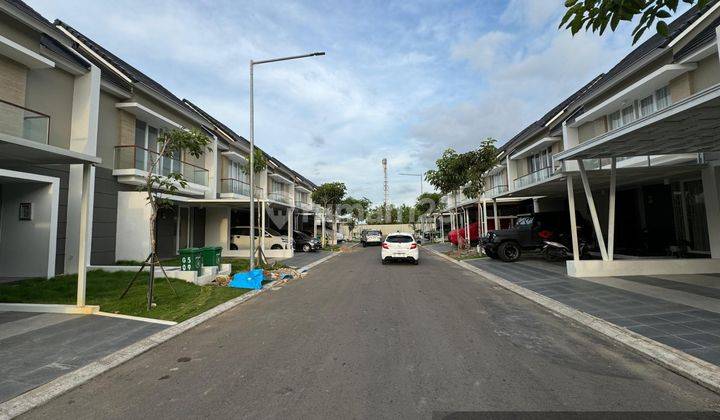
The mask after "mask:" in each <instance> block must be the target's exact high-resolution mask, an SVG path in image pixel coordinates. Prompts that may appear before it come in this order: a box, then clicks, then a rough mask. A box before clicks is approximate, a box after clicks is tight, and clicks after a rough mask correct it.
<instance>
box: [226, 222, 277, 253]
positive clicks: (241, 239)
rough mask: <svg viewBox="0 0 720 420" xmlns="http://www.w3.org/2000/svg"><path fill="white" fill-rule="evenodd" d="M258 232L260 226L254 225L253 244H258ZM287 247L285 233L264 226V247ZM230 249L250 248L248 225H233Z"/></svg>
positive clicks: (257, 245)
mask: <svg viewBox="0 0 720 420" xmlns="http://www.w3.org/2000/svg"><path fill="white" fill-rule="evenodd" d="M258 232H260V228H258V227H255V246H256V247H259V246H260V239H259V238H258V235H257V234H258ZM287 247H288V240H287V236H286V235H282V234H281V233H279V232H277V231H275V230H273V229H270V228H265V249H286V248H287ZM230 249H232V250H236V249H250V227H249V226H233V227H232V229H230Z"/></svg>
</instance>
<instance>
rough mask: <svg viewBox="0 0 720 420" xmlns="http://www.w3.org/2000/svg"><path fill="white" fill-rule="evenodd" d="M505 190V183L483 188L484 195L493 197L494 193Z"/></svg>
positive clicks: (497, 193) (504, 191)
mask: <svg viewBox="0 0 720 420" xmlns="http://www.w3.org/2000/svg"><path fill="white" fill-rule="evenodd" d="M507 191H508V186H507V185H496V186H494V187H492V188H490V189H487V190H485V196H486V197H495V196H496V195H500V194H502V193H506V192H507Z"/></svg>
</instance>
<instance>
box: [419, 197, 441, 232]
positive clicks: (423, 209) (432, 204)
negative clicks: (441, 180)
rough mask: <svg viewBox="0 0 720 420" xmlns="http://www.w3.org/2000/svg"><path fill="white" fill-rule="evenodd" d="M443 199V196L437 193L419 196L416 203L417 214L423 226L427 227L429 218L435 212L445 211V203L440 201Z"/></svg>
mask: <svg viewBox="0 0 720 420" xmlns="http://www.w3.org/2000/svg"><path fill="white" fill-rule="evenodd" d="M441 198H442V194H440V193H436V192H426V193H422V194H420V195H419V196H418V198H417V200H416V202H415V214H416V215H418V217H419V218H420V222H421V223H422V224H423V226H425V222H426V220H427V216H429V215H430V214H431V213H432V212H434V211H435V210H442V209H443V203H442V201H440V199H441ZM423 230H424V227H423Z"/></svg>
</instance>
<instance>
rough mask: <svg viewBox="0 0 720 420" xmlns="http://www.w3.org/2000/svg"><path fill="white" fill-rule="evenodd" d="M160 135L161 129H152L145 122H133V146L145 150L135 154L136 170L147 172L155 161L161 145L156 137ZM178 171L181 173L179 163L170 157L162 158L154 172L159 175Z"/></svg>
mask: <svg viewBox="0 0 720 420" xmlns="http://www.w3.org/2000/svg"><path fill="white" fill-rule="evenodd" d="M162 133H163V130H162V129H158V128H156V127H153V126H151V125H149V124H148V123H146V122H145V121H141V120H135V146H137V147H140V148H142V149H145V150H144V151H137V153H135V168H136V169H140V170H143V171H147V170H148V167H149V166H150V164H151V160H154V159H157V152H159V151H160V148H161V147H162V143H158V137H159V136H160V135H162ZM152 152H155V153H152ZM180 171H182V168H181V166H180V162H179V161H177V160H175V159H174V156H172V155H171V156H165V157H163V158H162V159H161V160H160V162H159V163H158V165H157V167H156V168H155V172H156V173H158V174H161V175H169V174H170V173H171V172H180Z"/></svg>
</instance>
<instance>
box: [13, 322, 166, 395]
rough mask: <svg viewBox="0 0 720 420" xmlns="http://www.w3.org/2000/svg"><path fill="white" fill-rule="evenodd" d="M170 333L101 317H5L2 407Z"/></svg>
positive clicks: (146, 324) (157, 327) (158, 326)
mask: <svg viewBox="0 0 720 420" xmlns="http://www.w3.org/2000/svg"><path fill="white" fill-rule="evenodd" d="M164 328H167V326H166V325H161V324H156V323H150V322H143V321H136V320H130V319H121V318H111V317H106V316H98V315H66V314H49V313H47V314H46V313H34V312H0V402H3V401H6V400H9V399H11V398H13V397H16V396H18V395H20V394H22V393H24V392H27V391H29V390H31V389H33V388H35V387H37V386H40V385H42V384H44V383H46V382H50V381H51V380H53V379H55V378H57V377H59V376H61V375H64V374H66V373H68V372H71V371H73V370H75V369H77V368H79V367H82V366H84V365H87V364H89V363H91V362H94V361H96V360H98V359H101V358H102V357H104V356H106V355H108V354H110V353H112V352H114V351H117V350H120V349H122V348H123V347H126V346H128V345H130V344H132V343H134V342H136V341H139V340H141V339H143V338H145V337H147V336H149V335H151V334H154V333H156V332H158V331H160V330H162V329H164Z"/></svg>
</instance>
